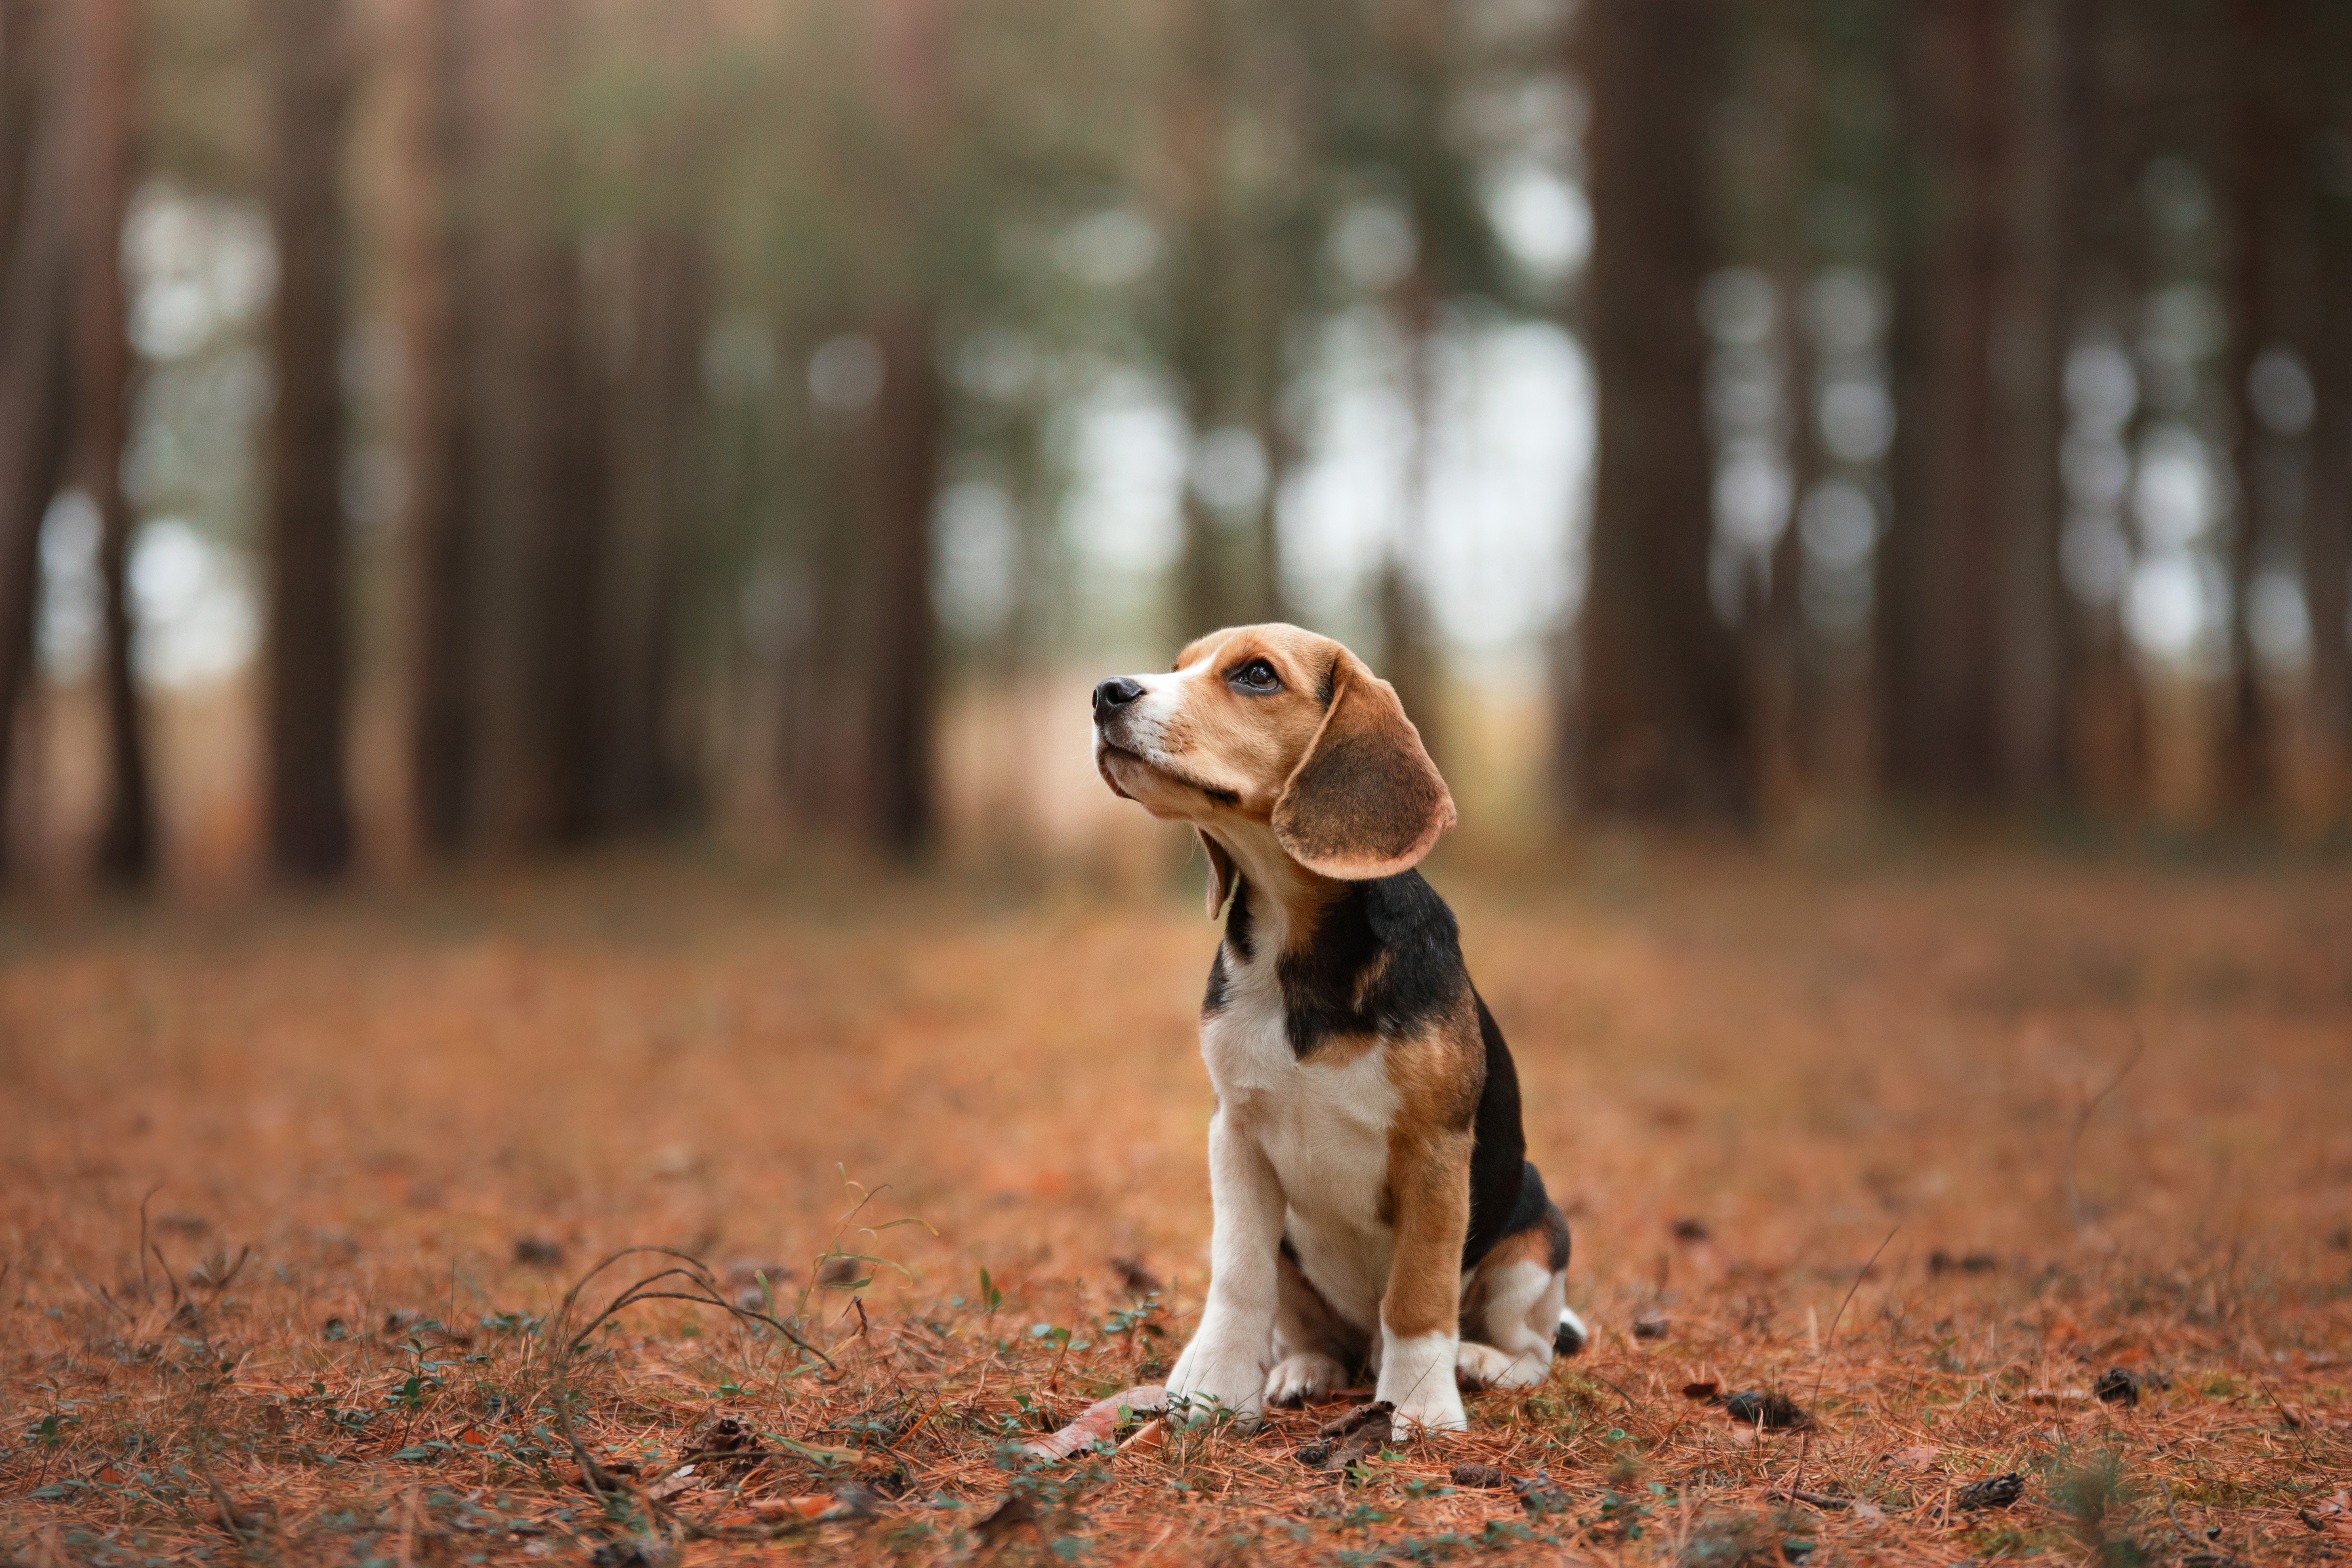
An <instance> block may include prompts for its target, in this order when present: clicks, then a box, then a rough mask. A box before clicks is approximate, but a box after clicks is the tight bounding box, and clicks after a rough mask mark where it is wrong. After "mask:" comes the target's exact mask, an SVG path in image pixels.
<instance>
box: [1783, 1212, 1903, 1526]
mask: <svg viewBox="0 0 2352 1568" xmlns="http://www.w3.org/2000/svg"><path fill="white" fill-rule="evenodd" d="M1902 1229H1903V1222H1902V1221H1900V1220H1897V1221H1895V1228H1894V1229H1893V1230H1890V1231H1888V1232H1887V1233H1886V1239H1885V1241H1882V1242H1880V1243H1879V1244H1878V1250H1877V1251H1875V1252H1873V1253H1872V1254H1871V1255H1870V1257H1869V1258H1868V1260H1867V1261H1865V1262H1864V1264H1863V1266H1862V1268H1861V1270H1860V1271H1859V1272H1858V1273H1856V1274H1855V1275H1854V1277H1853V1284H1851V1285H1849V1286H1847V1287H1846V1288H1845V1300H1843V1301H1840V1302H1839V1303H1838V1310H1837V1316H1836V1317H1834V1318H1832V1319H1831V1320H1830V1331H1829V1337H1828V1338H1826V1339H1824V1340H1823V1341H1822V1352H1821V1357H1820V1360H1819V1363H1818V1364H1816V1365H1815V1366H1814V1368H1813V1392H1812V1394H1811V1397H1810V1398H1809V1399H1808V1400H1807V1402H1806V1403H1807V1404H1808V1405H1809V1406H1810V1408H1809V1409H1808V1410H1807V1411H1806V1412H1805V1414H1806V1416H1807V1420H1806V1422H1805V1435H1804V1436H1803V1437H1801V1438H1800V1439H1799V1440H1798V1444H1797V1473H1796V1475H1795V1476H1794V1477H1792V1478H1790V1482H1789V1490H1790V1491H1791V1492H1794V1491H1796V1490H1797V1489H1798V1488H1799V1487H1800V1486H1801V1485H1802V1484H1803V1482H1804V1479H1805V1460H1806V1458H1807V1457H1808V1456H1810V1455H1811V1453H1812V1451H1813V1426H1814V1425H1815V1423H1814V1422H1813V1420H1812V1419H1811V1415H1812V1412H1813V1411H1814V1410H1818V1409H1820V1408H1821V1405H1822V1380H1823V1379H1825V1378H1826V1377H1828V1376H1829V1370H1830V1363H1829V1353H1830V1351H1831V1350H1832V1348H1833V1347H1834V1346H1835V1345H1836V1344H1837V1331H1838V1325H1839V1324H1840V1323H1843V1322H1844V1321H1845V1310H1846V1309H1847V1308H1848V1307H1850V1306H1852V1305H1853V1298H1854V1292H1855V1291H1857V1290H1860V1289H1862V1282H1863V1281H1864V1280H1865V1279H1869V1278H1870V1271H1871V1270H1872V1269H1873V1268H1876V1267H1877V1266H1878V1259H1879V1258H1880V1256H1881V1254H1883V1253H1885V1250H1886V1249H1887V1247H1890V1246H1892V1245H1893V1244H1894V1241H1895V1237H1896V1236H1897V1235H1899V1234H1901V1232H1902ZM1757 1424H1758V1425H1759V1426H1761V1425H1762V1424H1763V1417H1762V1416H1761V1415H1759V1416H1758V1417H1757Z"/></svg>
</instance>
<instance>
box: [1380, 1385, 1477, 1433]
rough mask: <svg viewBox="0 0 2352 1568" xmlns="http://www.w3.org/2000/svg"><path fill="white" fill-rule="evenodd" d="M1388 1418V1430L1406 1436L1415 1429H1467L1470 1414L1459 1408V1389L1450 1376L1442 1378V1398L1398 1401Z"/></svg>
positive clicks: (1435, 1430) (1418, 1398)
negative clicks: (1443, 1389) (1443, 1386)
mask: <svg viewBox="0 0 2352 1568" xmlns="http://www.w3.org/2000/svg"><path fill="white" fill-rule="evenodd" d="M1389 1421H1390V1430H1391V1431H1393V1432H1394V1433H1395V1434H1396V1435H1397V1436H1400V1437H1409V1436H1412V1435H1414V1434H1415V1433H1418V1432H1467V1431H1468V1430H1469V1429H1470V1417H1469V1416H1468V1415H1465V1414H1463V1410H1462V1394H1461V1391H1460V1390H1458V1389H1456V1388H1455V1387H1454V1380H1453V1379H1452V1378H1447V1379H1446V1380H1445V1393H1444V1397H1443V1398H1434V1399H1433V1398H1428V1397H1425V1396H1423V1397H1415V1398H1413V1399H1412V1400H1409V1401H1407V1402H1406V1403H1405V1404H1402V1405H1398V1406H1397V1407H1396V1414H1395V1415H1392V1416H1391V1417H1390V1418H1389Z"/></svg>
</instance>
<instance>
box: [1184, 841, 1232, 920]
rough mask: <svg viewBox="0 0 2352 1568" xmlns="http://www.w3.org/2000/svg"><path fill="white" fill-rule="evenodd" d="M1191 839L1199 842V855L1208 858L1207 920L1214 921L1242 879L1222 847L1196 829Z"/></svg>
mask: <svg viewBox="0 0 2352 1568" xmlns="http://www.w3.org/2000/svg"><path fill="white" fill-rule="evenodd" d="M1192 837H1195V838H1197V839H1199V840H1200V841H1201V853H1202V854H1203V855H1206V856H1207V857H1208V858H1209V918H1210V919H1211V920H1215V919H1216V918H1217V916H1218V915H1219V914H1220V913H1222V912H1223V910H1224V907H1225V900H1227V899H1230V898H1232V897H1233V896H1234V886H1235V884H1237V883H1239V882H1240V881H1241V879H1242V877H1241V872H1240V871H1239V870H1237V869H1236V868H1234V858H1233V857H1232V856H1230V855H1228V854H1226V853H1225V847H1224V846H1223V845H1222V844H1220V843H1218V842H1217V841H1216V840H1215V839H1213V838H1212V837H1209V836H1208V835H1207V834H1206V833H1203V832H1202V831H1201V830H1200V829H1199V828H1197V827H1196V828H1194V829H1192Z"/></svg>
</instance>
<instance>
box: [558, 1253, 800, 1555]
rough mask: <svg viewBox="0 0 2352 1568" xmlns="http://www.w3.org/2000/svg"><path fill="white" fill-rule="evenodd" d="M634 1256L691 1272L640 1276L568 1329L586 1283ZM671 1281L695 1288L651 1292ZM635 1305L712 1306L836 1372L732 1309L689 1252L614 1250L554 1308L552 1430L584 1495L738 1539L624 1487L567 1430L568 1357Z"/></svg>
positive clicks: (757, 1316) (778, 1326) (666, 1470)
mask: <svg viewBox="0 0 2352 1568" xmlns="http://www.w3.org/2000/svg"><path fill="white" fill-rule="evenodd" d="M637 1253H651V1254H653V1255H655V1256H656V1257H661V1258H677V1259H679V1260H681V1261H682V1262H684V1263H686V1264H688V1265H690V1266H691V1267H689V1268H664V1269H660V1270H658V1271H656V1273H653V1274H650V1275H648V1276H646V1278H645V1279H640V1280H638V1281H637V1282H636V1283H635V1284H634V1285H631V1286H630V1287H629V1288H628V1289H625V1290H623V1291H622V1292H621V1293H620V1294H619V1295H618V1296H615V1297H614V1299H613V1300H611V1301H610V1302H608V1303H606V1305H605V1307H604V1310H603V1311H601V1312H599V1313H597V1314H596V1316H595V1317H594V1318H593V1319H591V1320H590V1321H588V1322H587V1323H586V1324H585V1325H584V1326H583V1327H582V1328H580V1329H578V1330H576V1331H574V1330H573V1329H572V1328H571V1326H570V1325H571V1321H572V1308H573V1307H574V1306H575V1305H576V1304H577V1303H578V1301H579V1299H580V1292H581V1291H582V1290H583V1289H586V1288H587V1286H588V1283H589V1281H590V1280H592V1279H595V1278H596V1276H597V1275H599V1274H601V1273H603V1272H604V1270H605V1269H607V1268H611V1267H612V1266H613V1265H614V1264H615V1263H617V1262H619V1261H620V1260H621V1259H622V1258H628V1257H631V1256H634V1255H635V1254H637ZM677 1278H683V1279H686V1280H688V1282H689V1283H690V1284H692V1285H693V1286H695V1287H696V1289H695V1290H693V1291H687V1290H656V1289H651V1287H653V1286H655V1285H657V1284H659V1283H661V1282H662V1281H663V1280H665V1279H677ZM640 1301H692V1302H695V1303H697V1304H698V1305H701V1306H708V1307H717V1308H718V1309H719V1310H721V1311H723V1312H727V1313H729V1314H730V1315H732V1316H733V1317H735V1318H736V1319H737V1320H739V1321H740V1320H742V1319H746V1318H748V1319H751V1320H753V1321H758V1322H762V1323H765V1324H767V1325H768V1326H769V1327H771V1328H772V1329H774V1330H775V1331H777V1332H778V1333H780V1334H782V1335H783V1336H784V1337H785V1338H786V1339H788V1340H790V1341H791V1342H793V1344H795V1345H798V1346H799V1347H800V1348H801V1349H802V1350H803V1351H804V1352H807V1353H808V1354H810V1355H812V1356H814V1357H815V1358H817V1359H818V1360H819V1361H822V1362H824V1364H825V1365H826V1366H828V1367H833V1369H834V1371H835V1373H836V1374H837V1373H839V1371H840V1368H839V1367H837V1366H835V1365H834V1362H833V1358H832V1357H830V1356H828V1355H826V1354H825V1353H824V1352H823V1351H821V1350H818V1349H817V1348H816V1347H815V1346H814V1345H812V1344H810V1343H809V1342H807V1341H806V1340H803V1339H802V1338H801V1337H800V1335H798V1334H796V1333H794V1332H793V1331H792V1330H791V1329H790V1328H789V1327H787V1326H786V1325H785V1324H784V1323H782V1322H781V1321H778V1320H777V1319H776V1318H774V1317H772V1316H771V1315H770V1314H768V1313H766V1312H761V1311H756V1310H753V1309H751V1308H749V1307H742V1306H738V1305H736V1304H735V1303H734V1302H731V1301H729V1300H725V1299H724V1298H723V1297H722V1296H720V1295H719V1288H718V1285H717V1283H716V1282H715V1280H713V1279H712V1278H711V1275H710V1270H709V1268H708V1267H707V1266H706V1265H705V1264H704V1263H703V1262H702V1260H701V1259H700V1258H696V1257H694V1256H692V1255H691V1254H689V1253H685V1252H680V1251H677V1249H675V1248H673V1247H623V1248H622V1249H621V1250H620V1251H618V1252H614V1253H612V1254H610V1255H608V1256H607V1257H606V1258H604V1260H603V1261H602V1262H600V1263H598V1264H597V1265H596V1266H595V1267H594V1268H591V1269H590V1270H588V1272H587V1273H585V1274H583V1275H582V1276H581V1277H580V1279H578V1281H577V1282H575V1283H574V1284H573V1285H572V1289H570V1290H568V1291H566V1292H565V1293H564V1297H563V1303H562V1306H561V1307H560V1308H559V1309H557V1311H556V1317H555V1322H554V1325H553V1326H554V1327H555V1328H556V1329H558V1330H560V1331H561V1332H560V1333H558V1334H557V1335H556V1336H555V1337H554V1338H553V1340H552V1341H551V1343H552V1345H553V1347H554V1349H553V1352H552V1360H551V1364H550V1366H549V1369H548V1384H549V1392H550V1394H551V1395H552V1396H553V1400H554V1405H555V1423H556V1426H557V1428H558V1429H559V1430H560V1431H561V1432H562V1435H563V1440H564V1443H565V1445H566V1446H567V1447H570V1448H571V1450H572V1460H573V1462H574V1463H576V1464H577V1465H578V1466H579V1467H580V1479H581V1481H582V1483H583V1485H585V1486H586V1487H587V1489H588V1490H589V1494H590V1495H591V1496H593V1497H594V1498H595V1499H596V1500H598V1502H599V1503H600V1504H601V1503H602V1502H603V1501H604V1499H605V1498H606V1497H608V1496H610V1497H621V1496H624V1495H629V1494H634V1497H635V1500H636V1501H637V1503H638V1504H639V1505H641V1507H642V1510H643V1511H644V1513H645V1515H646V1519H647V1520H648V1521H651V1520H654V1519H655V1518H656V1517H667V1518H668V1519H670V1520H673V1521H677V1523H678V1524H679V1525H680V1526H682V1527H683V1528H684V1529H685V1530H686V1531H688V1533H689V1534H690V1535H693V1536H695V1537H697V1538H702V1539H710V1540H728V1539H738V1538H739V1537H737V1536H735V1535H734V1534H733V1533H732V1532H731V1531H730V1530H729V1529H728V1528H726V1527H715V1528H714V1527H711V1526H708V1525H704V1524H701V1523H699V1522H698V1521H694V1520H691V1519H688V1518H687V1517H686V1516H685V1515H684V1514H682V1513H681V1512H679V1510H677V1509H674V1508H671V1507H670V1506H669V1505H668V1504H667V1503H666V1502H664V1501H662V1500H659V1499H656V1498H655V1497H653V1496H652V1495H651V1494H650V1493H649V1492H648V1491H646V1489H645V1488H643V1487H630V1486H628V1485H626V1484H625V1482H624V1479H623V1478H621V1477H619V1476H616V1475H614V1474H613V1473H612V1472H611V1471H609V1470H607V1469H605V1468H604V1467H603V1466H602V1465H600V1464H598V1463H597V1462H596V1459H595V1457H594V1456H593V1455H592V1454H590V1453H589V1452H588V1447H587V1445H586V1444H584V1443H583V1442H582V1441H581V1440H580V1434H579V1432H578V1430H577V1428H575V1427H574V1426H573V1425H572V1402H571V1399H570V1397H569V1395H568V1392H567V1390H566V1389H565V1387H564V1381H565V1373H567V1371H568V1370H569V1366H570V1363H571V1359H572V1356H573V1355H574V1354H576V1353H577V1352H579V1350H580V1349H581V1348H582V1347H583V1345H585V1344H586V1343H587V1342H588V1336H589V1335H591V1334H593V1333H594V1332H595V1331H597V1330H598V1329H599V1328H602V1327H603V1326H604V1324H605V1323H606V1322H607V1321H610V1320H611V1319H612V1317H613V1315H614V1313H616V1312H618V1311H620V1310H622V1309H623V1308H625V1307H631V1306H635V1304H637V1303H638V1302H640ZM686 1462H687V1461H684V1460H677V1461H673V1462H672V1463H671V1464H669V1465H667V1466H664V1467H662V1468H661V1469H660V1470H659V1471H658V1472H657V1473H656V1476H655V1477H654V1479H655V1480H656V1481H659V1480H662V1479H667V1478H668V1476H669V1475H670V1474H672V1473H673V1472H675V1471H676V1470H677V1468H678V1466H679V1465H680V1464H683V1463H686ZM791 1528H797V1527H795V1526H787V1527H781V1528H779V1527H769V1528H767V1529H765V1530H759V1529H758V1528H757V1527H754V1530H755V1533H754V1535H753V1536H752V1537H751V1538H752V1539H760V1540H772V1539H774V1538H775V1537H776V1536H777V1535H778V1534H781V1533H784V1532H785V1531H786V1530H788V1529H791Z"/></svg>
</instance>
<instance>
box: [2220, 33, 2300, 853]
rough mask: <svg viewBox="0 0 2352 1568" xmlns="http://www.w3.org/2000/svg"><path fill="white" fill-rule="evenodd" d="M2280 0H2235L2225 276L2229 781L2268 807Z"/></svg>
mask: <svg viewBox="0 0 2352 1568" xmlns="http://www.w3.org/2000/svg"><path fill="white" fill-rule="evenodd" d="M2283 24H2284V16H2282V15H2281V5H2280V3H2279V0H2230V4H2229V7H2228V36H2227V37H2226V38H2225V39H2224V40H2222V44H2223V47H2225V48H2226V49H2227V51H2228V58H2229V71H2228V78H2227V79H2228V81H2229V84H2230V136H2231V149H2232V153H2233V156H2232V157H2231V160H2230V161H2229V163H2228V164H2227V165H2226V167H2227V169H2228V173H2229V180H2228V190H2229V197H2230V199H2229V204H2228V216H2227V220H2226V221H2227V223H2228V226H2229V243H2230V247H2231V249H2230V262H2229V270H2228V275H2227V279H2226V282H2225V289H2226V294H2227V299H2228V302H2229V312H2230V346H2229V352H2228V353H2225V354H2224V355H2223V356H2222V363H2221V376H2222V380H2223V385H2224V391H2225V394H2226V395H2227V396H2228V398H2229V403H2230V407H2231V412H2232V416H2233V418H2232V431H2231V447H2230V465H2231V470H2232V472H2233V473H2234V474H2235V475H2236V477H2237V504H2236V506H2235V507H2234V508H2233V509H2232V519H2231V534H2230V594H2231V615H2230V674H2229V695H2228V698H2227V701H2226V706H2225V709H2224V711H2223V714H2222V730H2221V797H2222V800H2223V802H2224V803H2225V804H2226V805H2228V806H2230V807H2231V808H2232V809H2233V810H2234V811H2236V812H2238V813H2241V814H2244V815H2248V816H2253V815H2259V814H2261V813H2263V811H2265V810H2266V809H2267V808H2268V807H2269V806H2270V805H2272V804H2273V802H2274V800H2275V799H2276V795H2277V785H2278V779H2277V772H2278V770H2277V765H2276V763H2277V759H2276V758H2275V756H2274V755H2273V749H2272V748H2273V737H2272V733H2271V724H2270V722H2269V714H2268V712H2267V711H2266V700H2265V694H2264V692H2263V672H2262V669H2261V667H2260V665H2259V664H2258V663H2257V662H2256V659H2255V657H2254V643H2253V635H2252V615H2251V613H2250V612H2251V611H2252V605H2253V589H2254V579H2255V576H2256V574H2258V573H2259V572H2260V570H2261V569H2262V566H2263V560H2264V557H2265V554H2266V550H2265V544H2266V538H2265V536H2266V535H2267V534H2268V533H2269V531H2270V530H2271V528H2272V527H2273V525H2274V523H2275V522H2276V521H2278V512H2279V510H2280V499H2281V498H2280V497H2279V496H2278V494H2277V493H2276V492H2277V478H2278V465H2277V463H2276V461H2275V460H2274V459H2275V458H2276V457H2277V456H2278V453H2277V451H2276V443H2275V442H2274V441H2273V440H2272V439H2270V438H2269V437H2268V434H2267V433H2266V432H2265V431H2264V430H2263V425H2262V420H2261V418H2260V417H2259V416H2258V414H2257V412H2256V410H2255V406H2254V400H2253V398H2252V394H2251V391H2250V383H2251V381H2252V370H2253V365H2254V361H2255V358H2256V356H2257V355H2259V354H2260V353H2262V352H2263V349H2264V348H2265V347H2267V346H2269V345H2270V344H2272V343H2273V342H2277V341H2278V339H2279V338H2280V336H2281V326H2282V322H2281V320H2280V311H2279V303H2280V300H2279V290H2280V279H2279V276H2278V272H2279V268H2280V266H2281V263H2282V261H2283V260H2284V258H2283V257H2282V256H2281V255H2280V248H2281V247H2280V246H2279V243H2278V242H2279V239H2280V236H2279V233H2278V228H2279V218H2280V216H2281V215H2280V210H2279V209H2280V205H2281V204H2280V195H2281V185H2282V183H2283V182H2282V179H2281V175H2282V173H2283V171H2284V170H2285V169H2286V168H2287V167H2289V166H2290V165H2291V164H2292V163H2293V153H2294V138H2293V135H2292V133H2291V132H2290V130H2289V116H2290V115H2291V113H2292V109H2291V106H2290V102H2289V99H2290V93H2289V89H2288V87H2287V84H2286V83H2285V82H2284V79H2283V77H2284V70H2283V66H2284V60H2283V58H2282V55H2281V44H2282V42H2283V39H2282V38H2281V37H2280V30H2281V27H2282V26H2283Z"/></svg>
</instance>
